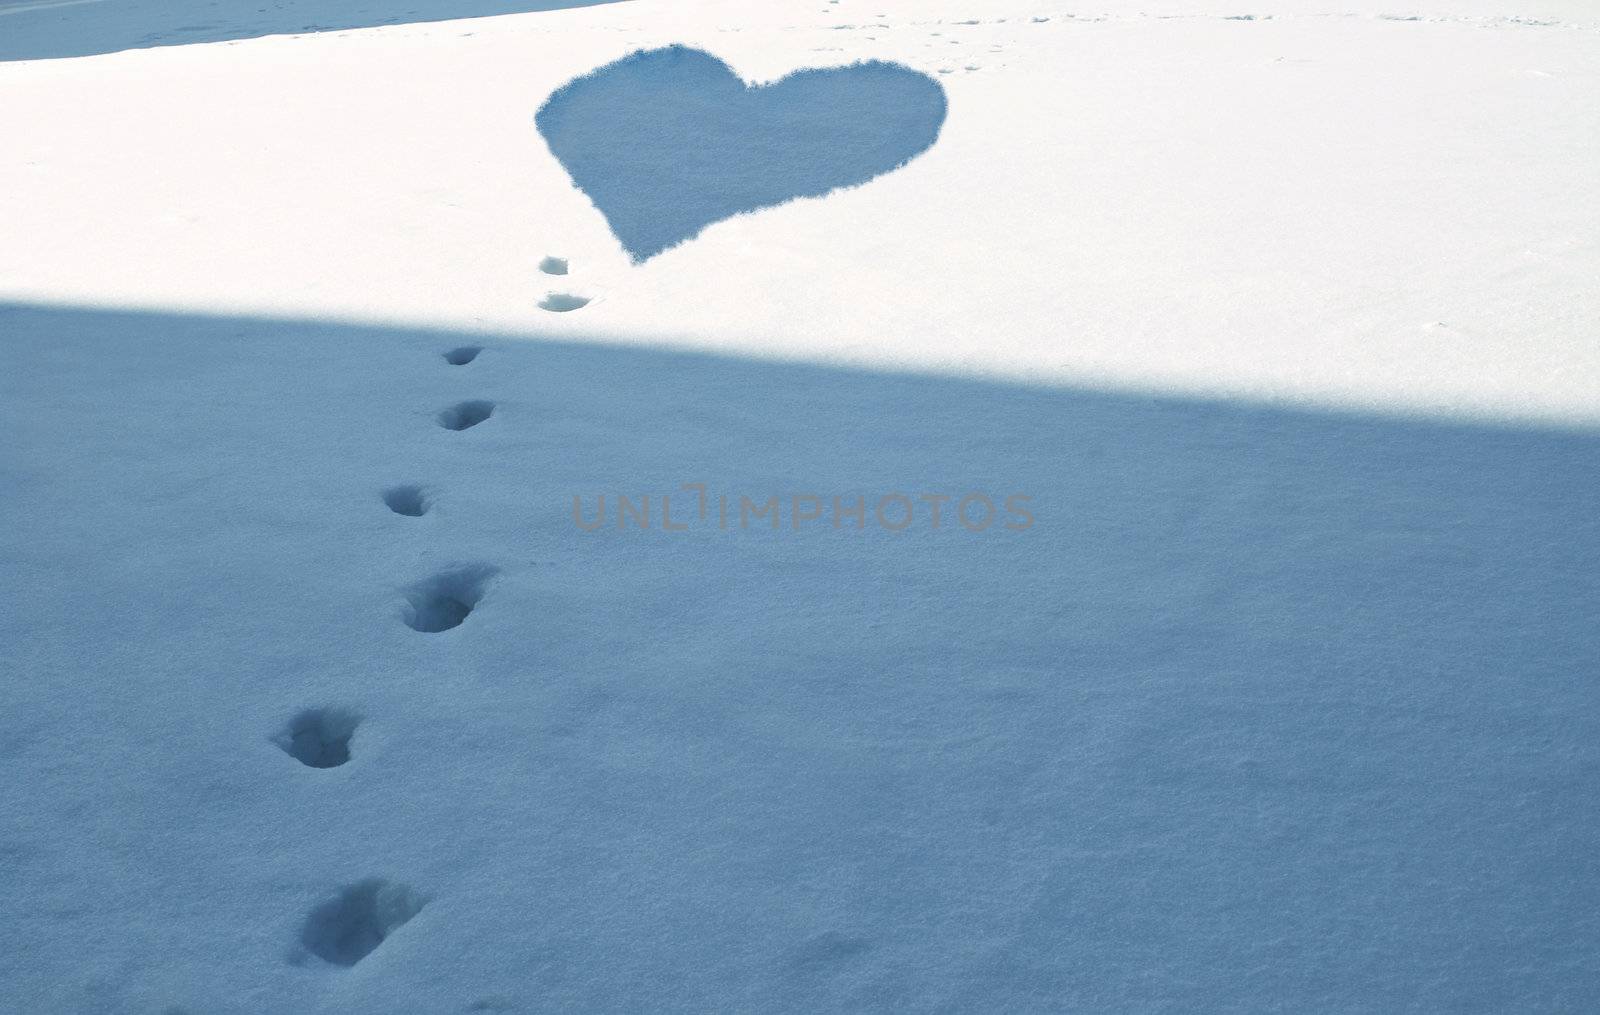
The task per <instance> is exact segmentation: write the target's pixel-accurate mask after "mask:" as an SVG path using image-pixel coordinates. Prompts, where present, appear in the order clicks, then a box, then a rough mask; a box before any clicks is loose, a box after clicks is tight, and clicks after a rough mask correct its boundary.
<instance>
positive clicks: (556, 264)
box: [539, 257, 567, 275]
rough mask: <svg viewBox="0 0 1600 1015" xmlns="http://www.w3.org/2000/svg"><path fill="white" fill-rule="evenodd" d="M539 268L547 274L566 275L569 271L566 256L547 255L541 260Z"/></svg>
mask: <svg viewBox="0 0 1600 1015" xmlns="http://www.w3.org/2000/svg"><path fill="white" fill-rule="evenodd" d="M539 270H540V271H542V272H544V273H545V274H546V275H565V274H566V273H567V259H566V258H565V257H547V258H545V259H544V260H542V261H540V262H539Z"/></svg>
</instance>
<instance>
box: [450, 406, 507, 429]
mask: <svg viewBox="0 0 1600 1015" xmlns="http://www.w3.org/2000/svg"><path fill="white" fill-rule="evenodd" d="M493 415H494V403H493V402H483V401H474V402H462V403H461V404H459V405H452V406H451V407H450V408H448V409H446V410H444V411H443V412H441V413H439V425H440V426H442V427H444V428H445V429H446V430H468V429H471V428H472V427H475V426H477V425H478V424H479V423H482V422H483V421H484V420H486V419H488V418H489V417H490V416H493Z"/></svg>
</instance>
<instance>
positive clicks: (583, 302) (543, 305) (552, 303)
mask: <svg viewBox="0 0 1600 1015" xmlns="http://www.w3.org/2000/svg"><path fill="white" fill-rule="evenodd" d="M588 305H589V297H587V296H573V295H572V294H570V293H551V294H550V295H548V296H546V297H545V298H544V299H542V300H540V301H539V309H540V310H548V311H550V312H551V313H555V314H565V313H567V312H568V311H572V310H578V309H581V308H583V307H586V306H588Z"/></svg>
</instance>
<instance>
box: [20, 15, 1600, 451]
mask: <svg viewBox="0 0 1600 1015" xmlns="http://www.w3.org/2000/svg"><path fill="white" fill-rule="evenodd" d="M108 2H109V0H108ZM126 2H130V3H131V2H134V0H126ZM144 2H145V5H146V6H148V7H149V8H150V9H151V10H156V11H158V10H159V9H160V7H161V5H159V4H154V3H153V2H150V0H144ZM1098 6H1099V8H1102V9H1101V10H1095V11H1084V10H1076V11H1075V10H1074V9H1073V8H1071V7H1068V6H1065V5H1063V4H1061V3H1058V2H1055V0H981V2H977V0H916V2H912V0H887V2H885V3H880V4H871V3H868V2H867V0H841V3H839V4H827V3H822V2H818V3H816V4H814V5H793V4H752V3H750V2H749V0H727V2H724V0H695V2H692V3H690V4H689V5H687V6H686V5H685V4H684V3H682V2H678V0H671V2H657V0H634V2H629V3H616V4H604V5H599V6H592V7H584V8H578V9H571V10H559V11H549V12H544V13H533V14H527V15H523V16H509V17H502V18H489V19H477V20H472V21H460V22H442V23H436V24H417V25H403V26H391V27H383V28H373V29H370V30H367V31H363V32H352V33H350V34H348V35H347V36H344V37H340V35H339V34H338V33H332V32H329V33H322V34H318V35H312V36H305V37H301V38H283V37H279V38H267V39H259V40H252V41H243V42H238V43H235V44H219V45H214V46H169V47H166V48H162V49H157V50H145V51H134V52H126V53H120V54H115V55H110V56H106V57H103V58H94V59H88V60H54V61H46V62H39V63H9V64H0V94H4V96H5V100H4V101H0V137H4V138H6V139H7V143H6V144H5V145H3V146H0V222H3V223H4V229H3V230H0V296H6V297H10V298H14V299H22V300H27V301H34V302H47V303H54V304H65V305H79V304H91V305H118V306H145V307H158V308H160V307H165V308H187V309H191V310H209V311H213V312H218V311H228V312H250V313H263V314H267V315H269V316H276V315H288V316H313V317H337V318H342V319H366V320H382V321H409V322H413V323H432V324H436V325H439V326H444V327H448V328H453V329H454V328H460V329H482V330H492V331H504V332H507V333H516V332H522V331H528V330H552V331H554V332H555V333H557V334H568V335H574V336H576V335H604V336H605V337H606V339H607V340H609V341H618V342H623V343H628V344H635V345H654V344H659V343H660V342H662V341H664V340H665V339H666V337H667V336H670V339H671V340H672V341H675V342H678V343H681V344H684V345H689V346H693V347H696V348H699V349H703V350H714V351H721V352H724V353H728V354H731V355H746V356H762V357H769V358H786V359H791V360H801V361H807V362H817V361H827V362H833V363H841V364H857V365H868V366H875V367H885V368H893V369H899V370H915V371H938V372H942V373H952V374H961V375H975V374H981V375H987V376H991V377H996V378H1005V379H1024V380H1028V381H1031V382H1043V383H1065V384H1078V385H1090V386H1095V387H1114V388H1121V389H1132V390H1140V391H1165V392H1169V393H1171V392H1176V393H1200V394H1207V395H1227V396H1232V397H1251V398H1254V399H1258V400H1268V401H1293V402H1297V403H1302V404H1304V403H1314V404H1322V405H1330V404H1331V405H1340V406H1354V407H1360V408H1363V409H1369V410H1377V411H1384V410H1388V409H1394V408H1399V409H1404V410H1406V411H1427V412H1430V413H1437V414H1449V415H1453V416H1485V415H1488V416H1493V417H1496V418H1507V417H1514V418H1522V419H1530V420H1546V421H1549V420H1561V421H1568V422H1572V421H1590V422H1600V343H1596V342H1594V341H1593V340H1592V336H1594V335H1596V334H1600V302H1597V301H1596V300H1594V299H1593V298H1591V296H1590V295H1589V294H1590V293H1591V292H1592V290H1593V286H1592V284H1591V282H1592V280H1593V279H1594V278H1597V277H1600V240H1597V237H1600V188H1597V187H1595V186H1593V180H1594V179H1595V178H1596V176H1597V175H1600V126H1597V125H1600V44H1597V39H1600V33H1597V31H1596V28H1597V26H1600V17H1597V15H1596V13H1595V8H1594V5H1593V4H1592V3H1588V2H1568V0H1526V2H1524V0H1516V2H1513V0H1451V2H1446V0H1414V2H1413V3H1411V4H1410V5H1408V8H1407V9H1406V10H1404V11H1400V12H1395V11H1394V10H1392V9H1391V8H1389V7H1386V6H1385V5H1383V4H1381V3H1379V2H1377V0H1361V2H1352V3H1350V4H1347V5H1338V6H1329V5H1326V4H1321V3H1313V2H1310V0H1305V2H1289V3H1282V4H1274V5H1273V8H1272V10H1270V11H1265V10H1261V9H1259V8H1256V9H1252V8H1250V7H1238V8H1232V9H1229V8H1222V9H1218V8H1217V7H1216V6H1215V5H1213V4H1200V3H1199V2H1198V0H1161V2H1152V3H1139V4H1135V3H1133V2H1131V0H1126V2H1124V0H1110V2H1107V3H1103V4H1100V5H1098ZM95 9H96V8H95V6H94V5H85V6H82V7H73V8H64V9H63V11H64V12H65V11H76V12H81V13H80V14H78V15H75V17H77V18H78V19H79V20H78V21H75V22H74V28H73V31H74V32H75V31H77V30H78V28H79V27H81V22H82V21H83V20H84V19H88V20H90V21H92V20H93V19H92V18H90V15H89V13H88V12H91V11H93V10H95ZM217 10H218V11H219V15H218V16H221V13H220V12H221V10H222V9H221V8H220V7H219V8H218V9H217ZM252 10H253V9H252ZM249 13H250V12H245V13H244V14H241V15H240V16H241V17H243V16H245V15H247V14H249ZM333 13H334V12H333V11H332V10H331V8H330V12H329V14H330V16H332V14H333ZM1267 13H1271V14H1273V15H1274V16H1273V17H1272V18H1270V19H1268V18H1266V17H1264V16H1262V17H1257V18H1256V19H1255V20H1250V21H1241V20H1229V19H1228V17H1227V16H1228V15H1234V14H1259V15H1265V14H1267ZM879 15H881V17H880V16H879ZM1412 15H1417V16H1419V17H1421V18H1422V20H1397V18H1399V17H1410V16H1412ZM16 17H17V18H21V17H24V15H17V16H16ZM1039 19H1043V20H1039ZM14 20H15V19H14V18H0V21H5V22H13V21H14ZM972 22H976V23H972ZM5 31H6V29H5V28H4V27H0V38H3V37H4V36H5ZM675 44H682V45H686V46H689V47H691V48H695V49H699V50H703V51H704V52H707V53H711V54H713V55H714V56H716V57H717V58H718V59H719V60H722V61H724V62H725V63H727V64H728V66H729V67H731V68H732V69H733V70H734V71H735V72H736V73H737V74H738V76H739V78H740V79H741V81H746V82H752V83H761V82H772V81H777V80H779V79H781V78H783V77H785V76H786V75H789V74H791V73H793V72H795V71H797V70H804V69H807V68H818V67H844V66H849V65H850V64H853V63H858V62H862V61H872V60H877V61H884V62H893V63H897V64H900V65H903V66H906V67H909V68H912V69H913V70H916V71H919V72H921V73H923V74H927V75H931V76H934V77H936V78H937V79H938V80H939V82H940V83H941V84H942V86H943V87H944V90H945V92H946V94H947V96H948V101H949V115H948V117H947V119H946V121H945V124H944V126H943V128H942V129H941V131H940V135H939V141H938V143H937V144H935V145H934V146H933V147H932V148H930V149H929V150H927V151H926V152H924V153H923V154H922V155H920V156H918V157H917V158H916V159H914V160H912V161H911V162H910V163H909V164H907V165H906V166H905V167H904V168H902V169H900V170H898V171H896V172H893V173H888V174H886V175H884V176H881V177H879V178H877V179H875V180H873V181H872V182H871V184H870V185H868V186H864V187H857V188H850V189H846V190H842V191H837V192H835V193H833V194H831V195H829V196H828V197H827V198H826V199H823V200H799V201H790V202H788V203H786V204H783V205H781V206H779V207H774V208H766V209H763V210H760V211H758V212H755V213H752V214H748V215H736V216H734V217H733V218H731V219H727V220H724V221H721V222H717V223H715V224H714V225H711V226H708V227H706V228H705V229H704V230H703V231H702V232H701V233H700V235H699V236H697V237H696V238H695V239H694V240H693V241H692V242H688V243H683V244H680V245H679V246H677V247H674V248H672V249H671V250H669V251H667V252H665V253H663V254H661V255H659V256H657V257H654V258H651V259H650V260H649V261H647V262H645V263H644V264H642V265H634V264H633V263H632V260H631V258H630V257H629V256H628V253H627V251H626V250H625V249H623V247H622V246H621V244H619V243H618V242H617V240H616V238H615V236H614V235H613V234H612V232H611V229H610V227H609V226H608V225H607V224H606V221H605V218H604V217H603V216H602V215H600V214H599V213H598V212H597V211H596V210H595V208H594V206H593V204H592V203H591V202H590V200H589V199H588V197H587V196H585V195H584V194H583V193H582V192H581V191H578V190H576V189H575V188H573V187H572V184H571V180H570V178H569V177H568V175H567V173H566V171H565V170H564V169H563V168H562V166H561V164H560V162H559V161H558V160H557V159H556V158H555V157H554V156H553V155H552V154H551V153H550V151H549V148H548V146H547V145H546V144H545V141H544V138H543V136H542V135H541V134H540V133H539V132H538V130H537V129H536V127H535V125H534V123H533V117H534V115H535V113H536V112H537V110H538V109H539V107H540V106H541V105H542V104H543V103H544V102H545V101H546V100H547V99H548V98H549V97H550V96H551V95H552V94H553V93H554V92H555V91H556V90H557V89H559V88H560V87H561V86H562V85H564V84H566V83H567V82H569V81H571V80H573V79H574V78H578V77H581V76H582V75H584V74H587V73H589V72H591V71H594V70H596V69H597V68H600V67H603V66H606V65H607V64H610V63H613V62H615V61H617V60H619V59H621V58H623V57H626V56H627V55H628V54H629V53H631V52H635V51H638V50H650V49H659V48H662V47H665V46H670V45H675ZM969 66H970V67H975V68H977V69H976V70H972V71H968V70H966V68H967V67H969ZM946 71H947V72H948V73H941V72H946ZM444 82H448V87H445V86H444V85H443V84H442V83H444ZM130 109H138V110H159V111H160V113H159V115H142V114H141V115H138V116H131V115H129V110H130ZM107 181H115V183H114V185H112V184H110V183H108V182H107ZM240 237H248V238H249V241H248V242H241V241H240ZM547 255H555V256H558V257H562V258H567V259H570V261H571V263H572V265H573V269H574V272H581V278H580V277H579V276H578V275H577V274H574V275H573V276H571V279H572V280H571V285H572V286H573V288H572V289H570V290H566V291H567V292H569V293H573V292H575V293H577V294H579V295H588V294H590V293H600V292H604V293H605V294H606V296H605V299H604V300H599V299H597V300H595V301H594V302H593V303H592V304H590V305H589V306H587V307H584V308H582V309H581V310H579V311H577V312H572V313H565V314H553V313H549V312H547V311H545V310H543V309H541V308H540V307H539V306H538V303H539V301H540V300H541V298H542V297H543V296H544V294H545V291H546V288H547V282H546V276H543V275H542V274H541V273H540V272H539V271H538V264H539V262H540V260H541V259H542V258H543V257H545V256H547ZM564 281H565V280H564Z"/></svg>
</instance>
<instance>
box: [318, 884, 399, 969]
mask: <svg viewBox="0 0 1600 1015" xmlns="http://www.w3.org/2000/svg"><path fill="white" fill-rule="evenodd" d="M427 902H428V900H427V899H425V898H423V897H422V896H421V895H418V894H417V893H416V892H415V891H413V890H412V889H411V888H410V887H408V886H406V885H403V884H400V883H398V882H394V881H387V880H384V879H383V878H369V879H367V880H366V881H361V882H358V883H357V884H353V885H350V886H349V887H347V888H345V889H344V890H342V891H341V892H340V893H339V895H338V896H337V897H336V898H333V899H329V900H328V901H327V902H324V903H323V904H322V905H320V906H317V907H316V908H315V909H313V910H312V911H311V912H310V913H309V914H308V915H307V916H306V922H305V925H304V926H303V927H302V928H301V930H300V943H301V945H303V946H304V947H305V949H306V951H308V952H310V953H311V954H313V955H315V956H316V957H317V958H319V959H321V960H322V961H324V962H327V963H330V964H332V965H335V966H345V967H349V966H353V965H355V964H356V963H357V962H360V961H361V960H362V959H364V958H366V957H367V956H368V955H371V954H372V953H373V951H374V950H375V949H376V948H377V947H378V946H379V945H381V944H383V942H384V941H385V940H387V939H388V938H389V936H390V935H391V934H393V933H394V932H395V931H397V930H399V929H400V928H401V927H402V926H404V925H405V924H406V923H407V922H408V921H410V919H411V918H412V917H414V916H416V915H417V914H418V913H420V912H422V907H423V906H425V905H427Z"/></svg>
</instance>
